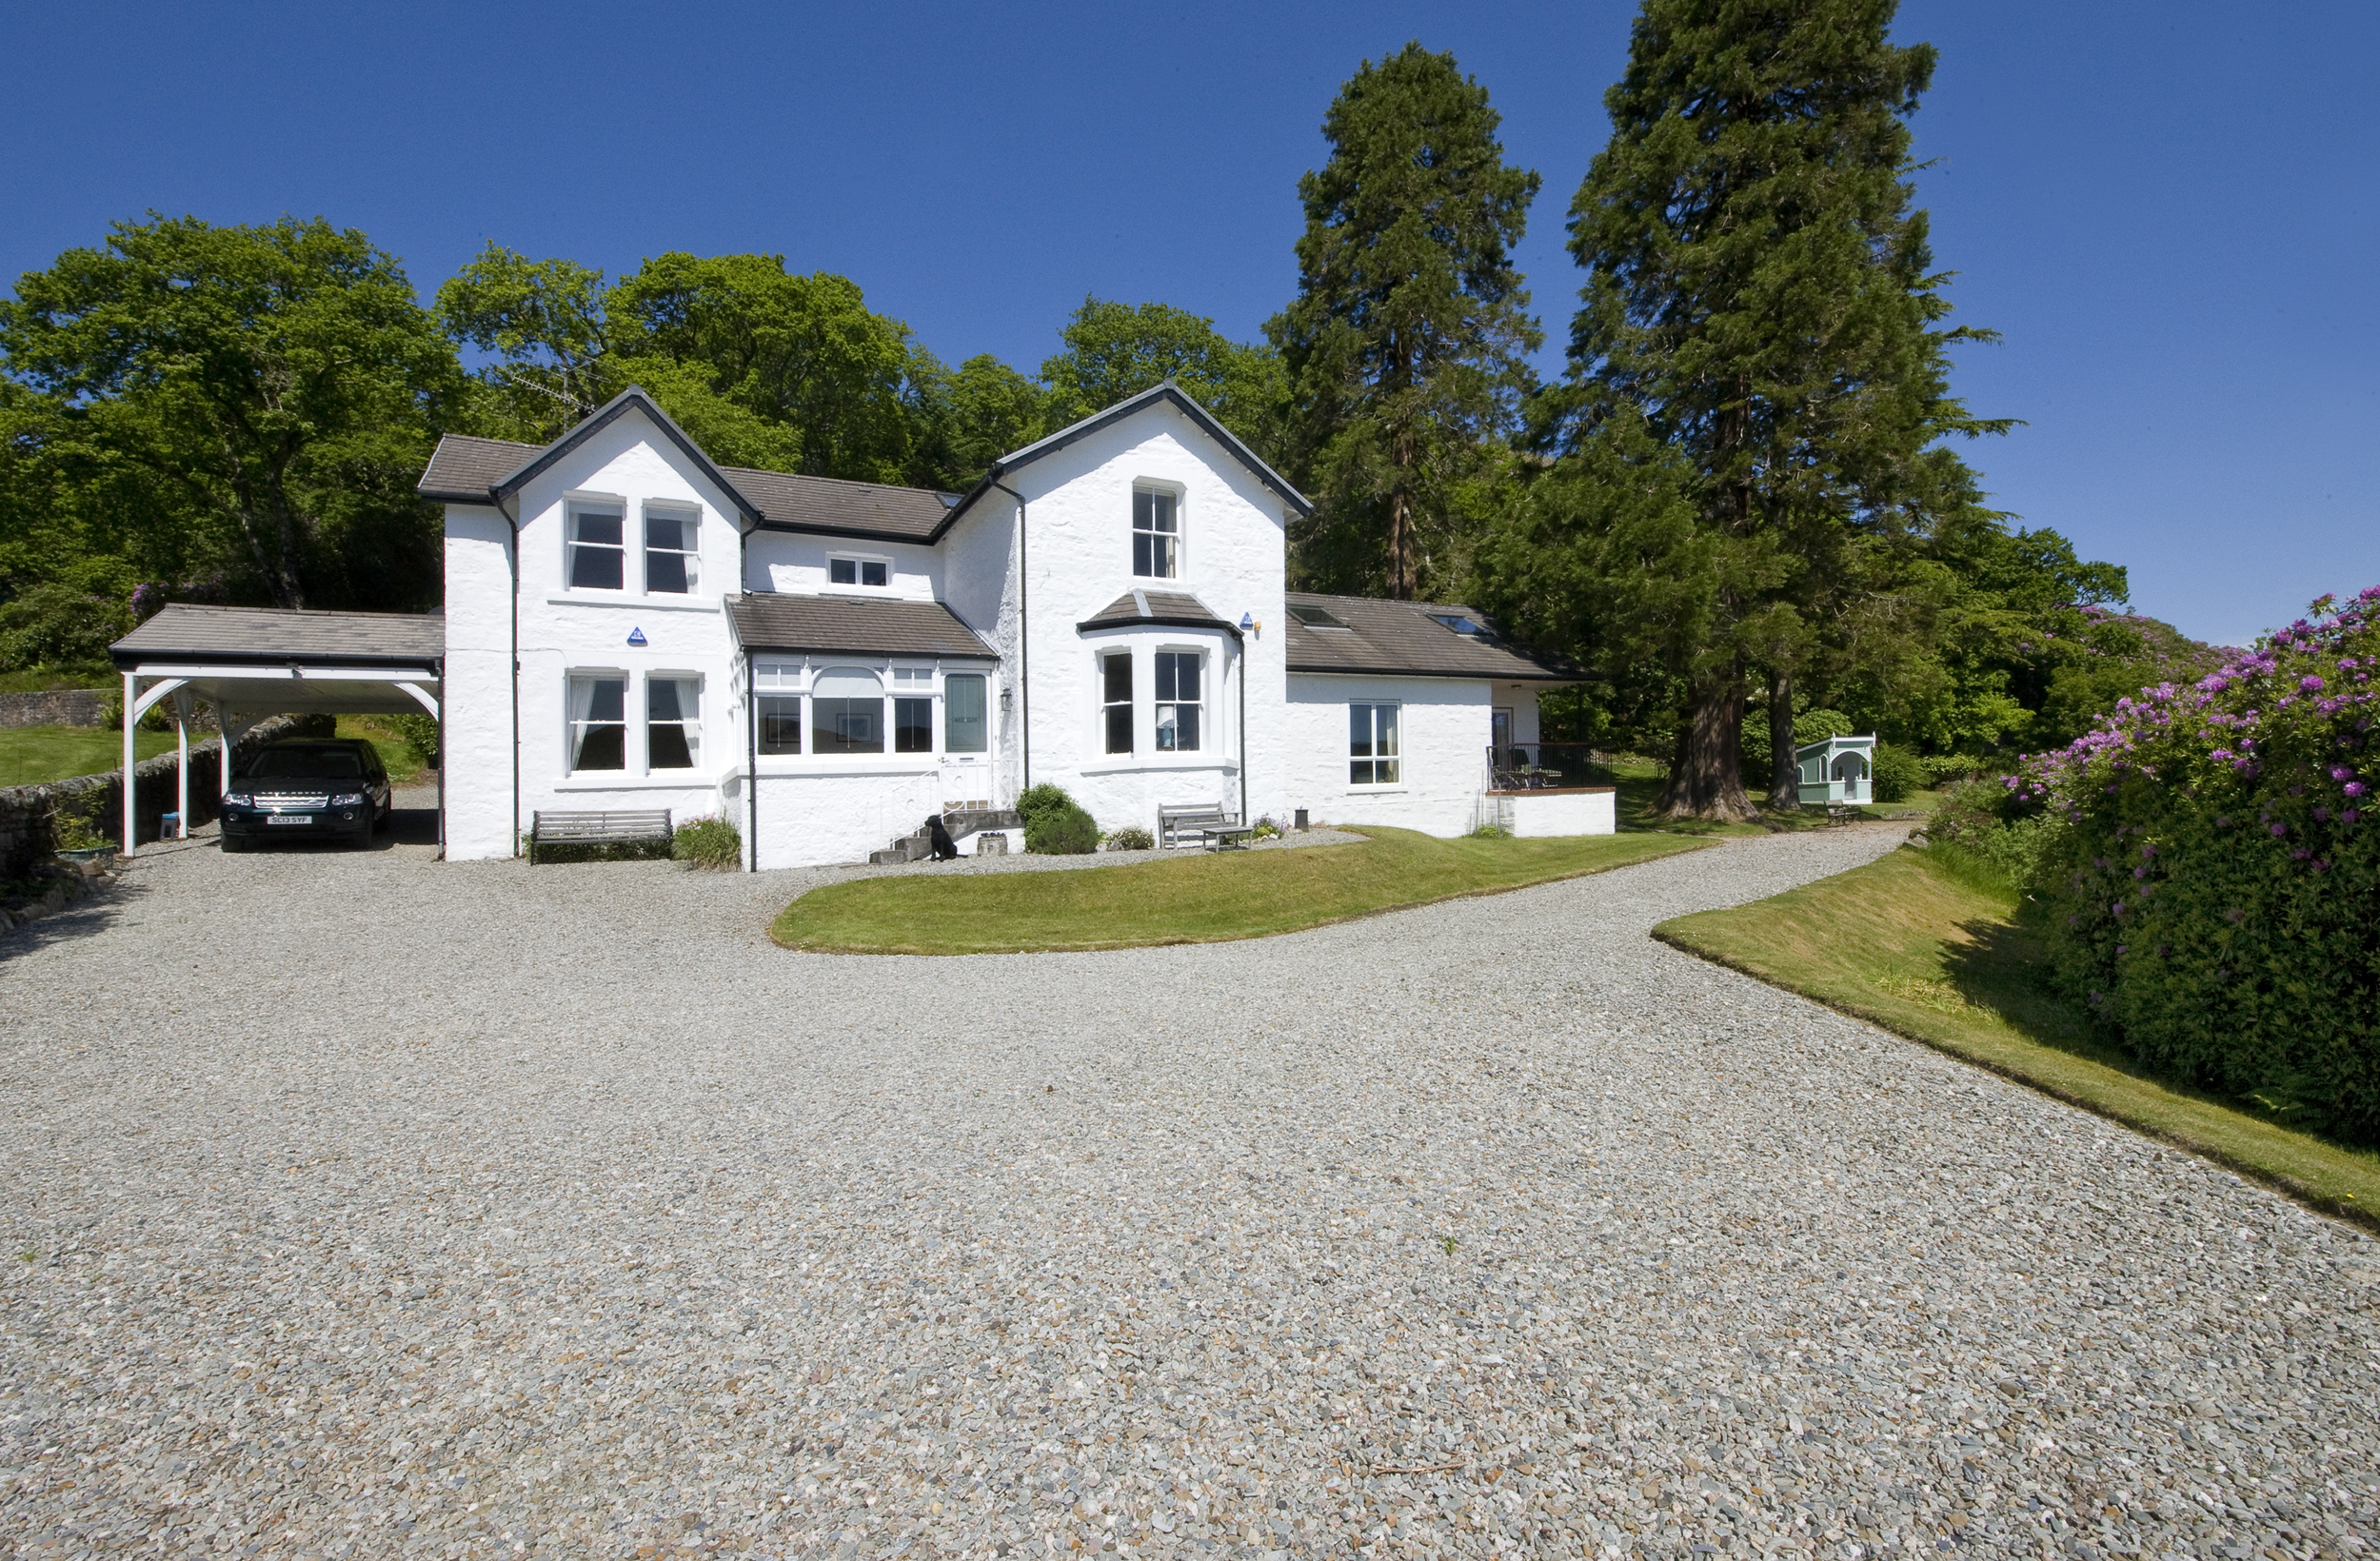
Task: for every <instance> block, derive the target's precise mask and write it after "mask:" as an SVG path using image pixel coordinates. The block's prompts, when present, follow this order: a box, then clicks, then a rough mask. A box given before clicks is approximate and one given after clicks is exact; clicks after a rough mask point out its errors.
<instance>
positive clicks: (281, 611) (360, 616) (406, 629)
mask: <svg viewBox="0 0 2380 1561" xmlns="http://www.w3.org/2000/svg"><path fill="white" fill-rule="evenodd" d="M108 649H109V653H110V654H112V655H113V657H114V658H115V662H116V665H117V666H119V667H126V666H131V665H134V664H136V663H138V662H144V661H149V662H156V661H167V660H174V661H219V662H289V661H305V662H403V663H410V664H424V663H427V662H436V661H438V660H439V659H441V658H442V657H444V656H445V655H446V619H445V618H444V617H442V616H440V615H438V614H436V613H400V612H311V611H303V610H294V609H290V608H287V607H211V606H202V605H198V604H195V603H173V604H171V605H169V606H167V607H165V608H162V609H161V610H160V611H159V612H158V613H157V615H156V616H155V617H153V618H151V619H149V621H148V622H145V623H143V624H141V626H140V627H138V628H136V629H134V630H133V631H132V632H131V633H129V634H128V635H126V636H125V637H124V638H123V639H121V640H118V641H117V642H115V643H114V644H112V645H109V647H108Z"/></svg>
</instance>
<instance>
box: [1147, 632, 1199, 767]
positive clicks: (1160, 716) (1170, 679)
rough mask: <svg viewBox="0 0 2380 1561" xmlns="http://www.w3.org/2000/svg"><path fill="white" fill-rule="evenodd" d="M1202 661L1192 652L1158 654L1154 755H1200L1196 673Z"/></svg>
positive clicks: (1169, 651) (1175, 651)
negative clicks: (1155, 752)
mask: <svg viewBox="0 0 2380 1561" xmlns="http://www.w3.org/2000/svg"><path fill="white" fill-rule="evenodd" d="M1203 660H1204V658H1203V657H1201V656H1200V654H1199V653H1198V652H1197V651H1195V650H1160V651H1159V652H1158V653H1157V751H1158V752H1159V753H1182V754H1189V753H1196V752H1198V751H1199V713H1200V700H1199V673H1200V662H1202V661H1203Z"/></svg>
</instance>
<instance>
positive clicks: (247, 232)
mask: <svg viewBox="0 0 2380 1561" xmlns="http://www.w3.org/2000/svg"><path fill="white" fill-rule="evenodd" d="M0 354H5V360H6V365H7V371H8V374H9V376H10V378H11V379H12V380H14V381H16V382H17V385H18V389H17V390H15V391H12V392H11V394H10V405H8V407H7V408H6V414H7V416H8V417H9V419H10V427H11V432H12V434H13V435H14V436H15V437H14V440H13V441H12V444H13V446H14V447H13V448H12V449H11V452H10V485H11V486H12V487H14V486H15V485H16V484H17V483H19V482H23V483H27V484H30V485H32V486H35V487H38V488H41V489H42V490H43V491H45V492H46V493H47V494H48V495H49V496H50V499H51V500H52V501H53V502H54V503H56V504H59V505H60V506H61V508H62V510H63V512H64V513H63V514H62V515H61V517H60V518H59V519H57V520H56V521H54V522H53V523H51V524H54V525H56V526H59V527H61V528H64V529H67V530H71V531H74V532H75V533H77V534H78V536H79V540H80V543H81V545H82V546H83V547H84V548H85V549H87V550H88V551H89V553H91V554H96V555H100V556H110V557H112V558H114V559H115V560H117V561H119V563H118V565H117V567H116V569H115V570H114V571H113V572H114V573H116V574H117V575H118V576H119V578H118V579H117V580H116V581H115V582H114V583H116V584H118V585H121V584H122V583H123V582H122V580H121V578H120V577H121V575H123V574H126V573H138V574H145V575H149V576H150V577H151V578H165V579H172V580H178V581H184V582H190V581H197V582H199V583H200V585H199V587H198V588H199V589H200V590H201V591H202V592H203V591H207V590H211V591H213V592H215V593H216V594H217V595H218V596H221V597H236V596H242V595H247V594H249V593H253V594H255V595H260V596H262V597H263V598H264V599H265V600H267V601H268V602H271V603H275V604H277V605H280V606H285V607H297V606H307V605H343V604H353V605H368V606H400V605H406V606H428V605H430V604H432V603H435V601H436V600H437V595H438V581H439V552H438V545H437V537H438V532H437V524H436V519H435V517H434V516H433V515H431V514H430V512H429V510H428V507H427V506H426V505H425V504H422V503H421V502H420V501H419V500H418V499H417V498H416V497H415V495H414V492H413V484H414V482H415V480H416V479H417V478H418V477H419V476H420V473H421V468H422V464H423V462H424V461H425V460H426V459H427V456H428V453H429V446H430V443H431V440H432V434H433V430H434V429H436V428H437V427H439V426H440V425H442V424H443V423H444V422H445V420H446V418H447V417H448V416H449V414H450V412H451V411H452V409H453V407H454V405H455V403H456V401H457V399H458V396H459V393H460V391H461V389H462V381H461V375H460V372H459V370H458V367H457V365H456V359H455V351H454V346H453V344H452V343H451V342H449V341H448V340H447V339H446V337H445V336H444V335H442V334H441V333H440V331H439V330H438V328H437V326H436V323H435V322H434V321H432V320H431V318H430V317H429V315H428V313H427V312H426V311H425V310H424V309H423V308H422V306H420V304H419V303H418V302H416V300H415V298H414V294H413V288H412V285H411V284H410V283H409V282H408V281H407V279H406V275H405V272H404V270H403V269H402V267H399V266H398V264H397V262H396V260H395V259H394V258H393V257H391V256H389V255H387V254H386V253H384V252H383V251H381V250H379V249H377V248H375V247H373V246H372V245H371V243H370V242H369V241H368V240H367V239H366V237H365V236H364V235H363V234H362V233H360V232H357V231H355V230H354V229H351V228H335V227H331V226H330V225H329V224H328V223H327V222H324V221H322V220H321V219H319V218H317V219H314V220H310V221H300V220H298V219H295V218H284V219H282V220H281V221H280V222H277V223H273V224H269V225H266V226H263V227H212V226H210V225H208V224H207V223H205V222H201V221H200V220H198V219H197V218H195V217H181V218H169V217H160V216H152V217H151V218H150V220H149V221H147V222H144V223H119V224H117V225H116V226H115V227H114V229H113V231H112V232H111V233H110V234H109V237H108V240H107V242H106V244H105V245H104V246H101V247H94V248H83V249H71V250H69V251H68V252H67V253H65V254H63V255H61V256H59V257H58V260H57V262H56V264H55V265H53V266H51V267H50V268H49V269H48V270H44V271H32V272H28V273H27V274H26V275H24V276H23V277H21V278H19V279H18V282H17V286H16V296H15V297H14V298H13V299H11V300H8V301H5V302H0ZM28 390H30V392H32V394H31V395H30V397H29V396H28V395H26V394H25V393H24V392H26V391H28ZM68 517H71V518H70V519H69V518H68Z"/></svg>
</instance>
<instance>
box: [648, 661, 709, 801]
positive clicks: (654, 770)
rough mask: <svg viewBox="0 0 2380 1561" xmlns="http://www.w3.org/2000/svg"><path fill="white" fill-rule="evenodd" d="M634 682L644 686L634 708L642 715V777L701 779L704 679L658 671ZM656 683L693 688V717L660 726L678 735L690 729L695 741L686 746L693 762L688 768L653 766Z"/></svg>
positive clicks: (678, 671) (668, 671)
mask: <svg viewBox="0 0 2380 1561" xmlns="http://www.w3.org/2000/svg"><path fill="white" fill-rule="evenodd" d="M637 682H640V683H642V684H643V685H644V688H643V693H644V696H645V697H644V698H643V699H642V700H640V701H638V702H637V707H638V708H639V709H641V710H643V711H644V712H645V716H644V726H645V774H646V775H671V776H677V775H701V774H703V773H704V768H703V754H704V735H705V734H704V721H703V694H704V689H703V682H704V680H703V675H702V674H701V673H700V672H693V671H682V670H674V669H673V670H666V671H661V670H657V671H652V672H647V673H645V675H644V676H642V677H640V678H639V679H637ZM655 682H674V683H682V684H683V683H689V682H690V683H692V684H693V685H694V714H693V716H692V717H691V718H688V717H686V716H684V715H683V714H682V715H681V716H680V717H679V719H678V720H676V721H662V722H660V724H661V725H664V726H675V727H677V728H679V729H680V730H681V731H684V730H685V729H686V728H688V727H691V728H692V729H693V734H694V741H691V742H689V743H687V744H686V751H687V754H688V756H689V757H690V758H692V759H693V761H694V762H693V763H691V764H684V765H680V764H672V765H670V766H669V767H668V768H667V769H663V768H661V767H660V766H658V765H656V764H655V763H654V762H653V726H654V724H655V723H654V721H653V684H654V683H655Z"/></svg>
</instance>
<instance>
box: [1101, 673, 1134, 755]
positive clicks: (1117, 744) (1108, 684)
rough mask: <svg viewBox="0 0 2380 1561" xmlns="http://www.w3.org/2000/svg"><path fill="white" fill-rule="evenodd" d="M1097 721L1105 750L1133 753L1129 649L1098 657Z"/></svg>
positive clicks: (1116, 752) (1117, 752)
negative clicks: (1102, 735)
mask: <svg viewBox="0 0 2380 1561" xmlns="http://www.w3.org/2000/svg"><path fill="white" fill-rule="evenodd" d="M1100 718H1101V722H1102V724H1103V725H1104V726H1105V728H1106V732H1107V751H1108V752H1109V753H1111V754H1128V753H1130V752H1132V652H1130V651H1128V650H1120V651H1117V652H1115V653H1114V654H1112V655H1107V656H1102V657H1101V658H1100Z"/></svg>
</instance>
